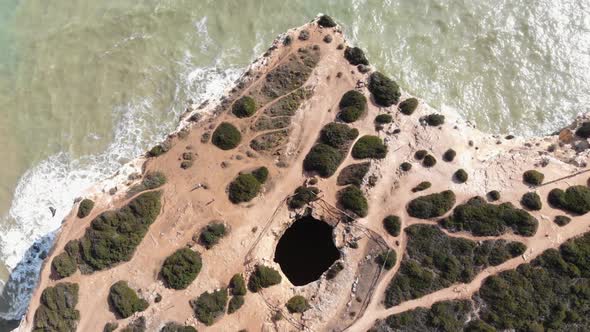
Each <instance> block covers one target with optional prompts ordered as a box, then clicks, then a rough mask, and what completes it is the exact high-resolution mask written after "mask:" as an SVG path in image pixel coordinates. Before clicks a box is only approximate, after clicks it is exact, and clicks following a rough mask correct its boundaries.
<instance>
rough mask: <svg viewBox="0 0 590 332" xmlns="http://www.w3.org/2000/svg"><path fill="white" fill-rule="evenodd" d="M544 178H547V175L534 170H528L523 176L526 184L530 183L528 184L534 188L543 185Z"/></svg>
mask: <svg viewBox="0 0 590 332" xmlns="http://www.w3.org/2000/svg"><path fill="white" fill-rule="evenodd" d="M544 178H545V175H544V174H543V173H541V172H539V171H536V170H534V169H531V170H528V171H526V172H524V173H523V174H522V180H523V181H524V182H525V183H528V184H531V185H534V186H538V185H540V184H541V183H543V179H544Z"/></svg>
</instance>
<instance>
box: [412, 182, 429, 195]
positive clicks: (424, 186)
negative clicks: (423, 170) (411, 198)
mask: <svg viewBox="0 0 590 332" xmlns="http://www.w3.org/2000/svg"><path fill="white" fill-rule="evenodd" d="M431 186H432V183H430V182H428V181H422V182H420V183H418V185H417V186H415V187H414V188H412V192H413V193H417V192H419V191H423V190H426V189H428V188H430V187H431Z"/></svg>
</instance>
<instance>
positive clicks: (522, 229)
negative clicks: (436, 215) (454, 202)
mask: <svg viewBox="0 0 590 332" xmlns="http://www.w3.org/2000/svg"><path fill="white" fill-rule="evenodd" d="M440 224H441V226H442V227H444V228H446V229H448V230H449V231H451V232H461V231H467V232H471V233H472V234H473V235H475V236H500V235H502V234H504V233H506V232H507V231H508V229H511V230H512V231H513V232H514V233H515V234H517V235H521V236H533V235H535V233H536V232H537V228H538V226H539V222H538V221H537V219H535V217H533V216H532V215H530V214H529V213H528V212H526V211H525V210H523V209H518V208H516V207H514V206H513V205H512V204H511V203H503V204H499V205H495V204H490V203H487V202H485V200H484V199H483V198H481V197H473V198H471V199H470V200H468V201H467V203H464V204H461V205H458V206H457V207H455V210H454V211H453V214H452V215H451V216H449V217H448V218H445V219H443V220H441V221H440Z"/></svg>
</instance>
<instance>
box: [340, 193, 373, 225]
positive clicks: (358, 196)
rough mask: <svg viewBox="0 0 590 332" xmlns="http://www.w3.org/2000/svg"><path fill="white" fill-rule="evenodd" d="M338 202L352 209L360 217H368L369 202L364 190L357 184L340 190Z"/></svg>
mask: <svg viewBox="0 0 590 332" xmlns="http://www.w3.org/2000/svg"><path fill="white" fill-rule="evenodd" d="M338 203H339V204H340V205H341V206H342V207H343V208H344V209H346V210H350V211H352V212H354V213H355V214H357V215H358V216H359V217H361V218H362V217H366V216H367V214H368V212H369V203H368V202H367V199H366V198H365V195H364V194H363V192H362V191H361V190H360V189H359V188H358V187H356V186H352V185H351V186H348V187H346V188H344V189H342V190H340V191H339V192H338Z"/></svg>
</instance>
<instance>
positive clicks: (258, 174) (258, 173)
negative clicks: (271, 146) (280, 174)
mask: <svg viewBox="0 0 590 332" xmlns="http://www.w3.org/2000/svg"><path fill="white" fill-rule="evenodd" d="M252 175H253V176H254V177H255V178H256V180H258V182H260V184H264V183H265V182H266V180H267V179H268V168H266V167H264V166H263V167H258V168H257V169H255V170H254V171H253V172H252Z"/></svg>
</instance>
